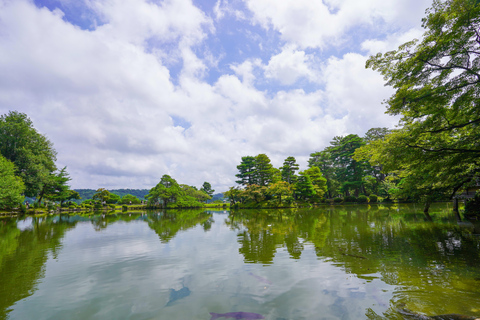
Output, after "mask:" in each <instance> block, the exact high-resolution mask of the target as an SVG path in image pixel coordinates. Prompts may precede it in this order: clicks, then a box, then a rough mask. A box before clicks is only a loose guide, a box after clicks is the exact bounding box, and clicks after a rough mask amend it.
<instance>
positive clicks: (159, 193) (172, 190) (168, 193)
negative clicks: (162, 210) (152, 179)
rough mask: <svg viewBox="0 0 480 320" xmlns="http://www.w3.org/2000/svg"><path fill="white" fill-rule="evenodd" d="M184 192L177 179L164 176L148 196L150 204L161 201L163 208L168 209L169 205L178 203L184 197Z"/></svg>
mask: <svg viewBox="0 0 480 320" xmlns="http://www.w3.org/2000/svg"><path fill="white" fill-rule="evenodd" d="M183 194H184V192H183V190H182V188H181V187H180V185H179V184H178V183H177V181H176V180H175V179H173V178H172V177H170V176H169V175H167V174H164V175H163V176H162V178H161V179H160V182H159V183H158V184H157V185H156V186H155V187H153V188H152V189H150V191H149V193H148V195H147V196H146V197H147V199H148V201H149V202H150V203H152V204H153V203H159V201H160V200H161V201H162V202H163V206H164V207H167V206H168V204H169V203H174V202H176V200H177V198H179V197H180V196H181V195H183Z"/></svg>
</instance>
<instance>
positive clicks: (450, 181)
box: [366, 0, 480, 202]
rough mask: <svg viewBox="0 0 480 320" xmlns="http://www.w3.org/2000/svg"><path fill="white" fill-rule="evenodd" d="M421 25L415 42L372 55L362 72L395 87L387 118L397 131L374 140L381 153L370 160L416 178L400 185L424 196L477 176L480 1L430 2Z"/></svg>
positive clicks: (451, 189) (456, 187)
mask: <svg viewBox="0 0 480 320" xmlns="http://www.w3.org/2000/svg"><path fill="white" fill-rule="evenodd" d="M422 21H423V28H424V29H425V30H426V31H425V33H424V34H423V37H422V39H421V40H413V41H410V42H407V43H405V44H403V45H401V46H400V47H399V48H398V49H397V50H394V51H390V52H387V53H385V54H381V53H378V54H377V55H376V56H372V57H370V59H368V61H367V63H366V67H367V68H372V69H373V70H378V71H379V72H380V73H381V74H382V75H383V76H384V78H385V80H386V81H387V83H386V84H387V85H389V86H392V87H393V88H394V89H395V93H394V94H393V95H392V96H391V97H390V98H389V99H388V100H387V101H386V102H387V113H389V114H391V115H401V116H402V118H401V121H400V128H399V129H397V130H394V132H393V133H392V134H391V135H390V137H389V138H388V139H386V141H385V142H384V143H383V142H381V143H378V144H379V145H381V147H382V150H383V151H384V152H389V153H388V154H385V155H383V156H382V155H378V154H375V155H373V156H372V159H376V160H382V161H386V162H388V166H387V167H388V168H387V167H385V168H384V169H385V171H387V172H392V171H395V170H396V171H398V172H400V171H401V172H402V173H401V175H402V180H403V181H406V180H405V179H408V180H409V181H410V180H411V181H412V182H414V181H417V183H406V182H404V183H403V185H405V186H407V185H408V186H410V187H411V188H413V190H412V192H414V191H415V192H416V191H419V192H420V193H421V192H425V193H424V195H425V196H426V197H427V198H430V197H429V196H427V195H428V194H438V192H443V191H445V190H448V191H449V193H450V194H453V193H454V192H456V191H457V190H459V189H460V188H462V187H463V186H464V185H466V184H468V183H470V182H471V181H473V180H475V179H476V178H477V177H478V176H479V171H480V170H479V168H480V144H479V143H478V141H480V98H479V97H480V94H479V93H480V91H479V88H480V40H479V39H480V32H479V30H480V2H479V1H472V0H446V1H434V2H433V5H432V7H431V8H430V9H428V10H427V16H426V17H425V18H424V19H423V20H422ZM385 144H390V145H385ZM368 149H369V150H372V152H374V153H376V152H375V150H373V148H368ZM398 155H401V156H400V158H399V159H392V158H393V157H395V156H398ZM380 164H382V165H383V164H384V163H383V162H380ZM422 190H423V191H422ZM427 202H428V201H427Z"/></svg>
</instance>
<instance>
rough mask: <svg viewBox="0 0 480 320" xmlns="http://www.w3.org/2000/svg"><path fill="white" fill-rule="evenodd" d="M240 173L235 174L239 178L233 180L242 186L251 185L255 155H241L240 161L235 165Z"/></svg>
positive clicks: (253, 181)
mask: <svg viewBox="0 0 480 320" xmlns="http://www.w3.org/2000/svg"><path fill="white" fill-rule="evenodd" d="M237 169H238V171H240V173H238V174H236V175H235V176H236V177H237V178H239V179H240V180H237V181H235V182H236V183H238V184H241V185H243V186H247V185H251V184H254V183H255V172H256V168H255V157H252V156H246V157H242V162H241V163H240V164H239V165H238V166H237Z"/></svg>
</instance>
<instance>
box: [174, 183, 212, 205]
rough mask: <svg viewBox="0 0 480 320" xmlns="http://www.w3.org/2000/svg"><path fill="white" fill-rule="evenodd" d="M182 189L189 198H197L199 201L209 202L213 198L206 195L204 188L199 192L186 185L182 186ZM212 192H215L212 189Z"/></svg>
mask: <svg viewBox="0 0 480 320" xmlns="http://www.w3.org/2000/svg"><path fill="white" fill-rule="evenodd" d="M205 183H208V182H205ZM205 183H204V186H205ZM208 185H210V184H208ZM180 188H182V190H183V192H184V193H185V194H186V195H187V196H190V197H192V198H195V199H196V200H197V201H201V202H205V201H207V200H210V199H212V196H210V195H209V194H208V193H206V192H205V191H204V190H203V188H202V189H200V190H197V188H195V187H192V186H188V185H186V184H181V185H180ZM210 191H211V193H213V192H214V191H215V190H211V189H210Z"/></svg>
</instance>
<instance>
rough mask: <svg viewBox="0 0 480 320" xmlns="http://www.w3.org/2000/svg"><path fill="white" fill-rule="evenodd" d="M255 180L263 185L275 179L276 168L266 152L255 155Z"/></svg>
mask: <svg viewBox="0 0 480 320" xmlns="http://www.w3.org/2000/svg"><path fill="white" fill-rule="evenodd" d="M255 169H256V170H255V182H256V184H258V185H259V186H261V187H264V186H267V185H269V184H270V183H271V182H273V180H274V175H275V172H276V170H275V168H274V167H273V165H272V164H271V163H270V158H269V157H268V156H267V155H266V154H263V153H262V154H259V155H257V156H256V157H255Z"/></svg>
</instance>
